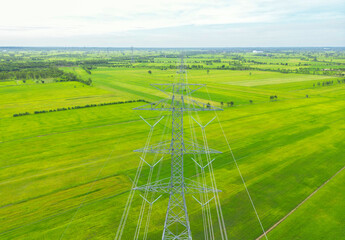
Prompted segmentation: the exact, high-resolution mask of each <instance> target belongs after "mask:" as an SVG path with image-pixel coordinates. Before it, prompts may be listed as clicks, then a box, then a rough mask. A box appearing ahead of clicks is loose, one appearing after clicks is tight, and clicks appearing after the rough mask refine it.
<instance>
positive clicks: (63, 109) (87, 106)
mask: <svg viewBox="0 0 345 240" xmlns="http://www.w3.org/2000/svg"><path fill="white" fill-rule="evenodd" d="M133 102H145V103H149V102H148V101H146V100H144V99H138V100H128V101H119V102H108V103H98V104H86V105H83V106H74V107H67V108H65V107H63V108H57V109H50V110H40V111H34V113H33V114H40V113H48V112H59V111H66V110H72V109H79V108H89V107H100V106H107V105H114V104H124V103H133ZM30 114H31V113H29V112H25V113H16V114H13V117H19V116H24V115H30Z"/></svg>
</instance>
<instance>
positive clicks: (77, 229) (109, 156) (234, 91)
mask: <svg viewBox="0 0 345 240" xmlns="http://www.w3.org/2000/svg"><path fill="white" fill-rule="evenodd" d="M103 54H104V55H105V56H106V53H103ZM142 54H143V55H145V54H146V55H148V56H149V55H150V54H149V53H147V52H143V53H142ZM146 55H145V56H146ZM207 56H208V55H207V54H203V55H200V56H198V58H197V57H195V56H194V57H193V58H191V59H188V58H187V60H186V62H187V63H188V61H192V60H193V61H195V59H196V60H200V59H202V58H205V59H207ZM51 57H52V58H54V57H56V56H55V55H54V54H53V53H52V54H51ZM247 57H248V59H251V57H250V56H247ZM278 57H279V55H277V58H278ZM57 58H58V56H57ZM209 58H216V57H215V56H210V57H209ZM252 58H253V59H257V57H256V56H252ZM172 59H173V58H172ZM281 59H283V60H281V61H285V60H286V61H287V62H289V64H293V63H296V64H298V63H299V62H300V60H293V59H285V60H284V58H283V57H281ZM271 60H272V62H279V61H278V60H277V59H271ZM276 60H277V61H276ZM165 61H168V60H167V59H166V58H165V59H163V58H158V57H157V58H155V62H153V63H136V64H135V65H136V67H133V68H128V67H114V66H113V67H112V66H98V67H97V68H95V69H92V70H91V72H92V74H91V75H89V74H88V73H87V72H86V71H84V70H83V69H82V68H81V67H80V66H61V67H60V69H62V70H63V71H65V72H72V73H75V74H76V75H78V76H80V77H81V78H82V79H86V78H88V77H89V76H91V78H92V85H91V86H88V85H86V84H83V83H81V82H70V81H69V82H55V81H52V82H46V83H44V84H37V83H35V82H34V81H33V80H32V81H31V82H30V81H27V82H26V83H22V82H16V80H8V81H3V82H0V96H1V98H0V114H1V116H0V130H1V136H0V159H1V162H0V199H1V201H0V239H11V240H12V239H114V237H115V234H116V230H117V227H118V225H119V222H120V219H121V215H122V212H123V209H124V206H125V203H126V200H127V197H128V194H129V190H130V188H131V184H132V179H133V178H134V176H135V172H136V169H137V167H138V163H139V156H140V155H139V154H138V153H135V152H133V150H134V149H138V148H141V147H143V146H144V144H145V139H146V137H147V134H148V132H149V127H148V126H147V125H146V124H145V123H144V122H143V121H142V120H141V118H140V116H139V114H140V115H141V116H143V117H145V118H147V119H149V121H152V122H153V121H155V120H157V118H158V114H155V113H154V114H152V113H150V112H144V111H140V112H138V111H133V110H132V109H133V108H134V107H137V106H141V105H143V104H144V103H142V102H134V103H123V104H114V105H106V106H96V107H89V108H80V109H74V108H72V107H74V106H84V105H87V104H100V103H109V102H117V101H129V100H139V99H144V100H146V101H149V102H152V101H156V100H159V99H161V98H162V97H164V96H165V95H164V93H162V92H160V91H158V90H157V89H155V88H153V87H152V86H150V84H151V83H171V82H173V81H174V80H176V69H167V70H161V69H159V68H153V67H156V65H155V64H161V66H166V64H167V63H165ZM229 61H230V60H229ZM258 61H259V60H258ZM260 61H268V62H269V60H267V59H266V60H265V59H261V60H260ZM160 62H162V63H160ZM306 62H308V61H306ZM174 65H175V63H174ZM150 66H151V67H152V68H150ZM288 67H289V66H288ZM148 69H151V70H152V74H149V73H148ZM338 79H341V77H339V75H330V76H328V75H321V74H319V75H317V74H315V75H313V74H300V73H289V74H286V73H282V72H276V71H261V70H258V69H252V70H222V69H211V70H210V71H209V72H207V71H206V69H189V70H188V82H189V83H201V84H206V85H207V88H202V89H200V91H198V92H196V93H195V94H194V95H193V96H194V97H195V99H197V100H199V101H201V102H204V103H207V102H209V103H211V105H214V106H217V107H223V108H224V111H222V112H219V113H218V116H219V120H220V123H221V125H222V127H223V129H224V131H225V134H226V136H227V138H228V140H229V143H230V146H231V147H232V150H233V153H234V155H235V157H236V159H237V162H238V164H239V167H240V169H241V171H242V174H243V176H244V178H245V180H246V184H247V186H248V189H249V192H250V193H251V196H252V198H253V201H254V203H255V206H256V208H257V211H258V215H259V216H260V218H261V220H262V223H263V227H264V228H265V229H266V230H267V229H269V228H270V227H271V226H273V225H274V224H275V223H276V222H277V221H279V220H280V219H282V218H283V217H284V216H285V215H286V214H288V213H289V212H290V211H291V210H293V209H294V208H295V207H296V206H297V205H298V204H299V203H301V202H302V201H303V200H304V199H306V198H307V197H308V196H309V195H310V194H311V193H312V192H314V191H315V190H316V189H317V188H318V187H319V186H321V185H322V184H323V183H324V182H325V181H327V180H328V179H330V178H331V177H332V176H333V175H334V174H335V173H336V172H338V171H339V170H340V169H342V168H343V167H344V166H345V84H334V85H332V86H314V84H316V83H318V82H323V81H332V80H333V81H336V80H338ZM274 95H276V96H277V99H275V100H274V101H272V100H270V96H274ZM306 95H308V97H307V96H306ZM250 100H251V101H252V103H250ZM230 101H232V102H234V106H233V107H229V106H228V104H227V103H228V102H230ZM221 102H223V103H224V104H223V105H222V104H221ZM57 108H67V109H68V108H70V109H69V110H64V111H53V112H47V113H40V114H34V111H41V110H50V109H57ZM23 112H29V113H30V114H29V115H25V116H18V117H13V114H17V113H23ZM213 116H214V113H212V112H211V113H202V114H200V118H201V120H202V122H207V121H208V120H210V119H211V118H212V117H213ZM168 120H169V118H168V117H166V119H164V120H163V121H162V123H161V124H159V125H158V127H157V129H155V131H154V133H153V139H154V140H155V141H156V140H157V141H158V140H159V139H160V138H161V136H162V133H163V132H164V135H163V136H164V137H168V138H169V135H168V134H169V133H168V132H166V129H165V128H164V123H166V124H167V123H168ZM185 122H189V119H187V118H186V119H185ZM168 129H169V127H168ZM188 133H190V129H188V128H187V127H186V134H188ZM206 133H207V137H208V143H209V146H210V147H211V148H214V149H217V150H220V151H222V152H223V154H220V155H218V156H217V158H216V160H215V162H214V164H213V168H214V173H215V176H216V180H217V185H218V188H219V189H221V190H222V192H221V193H220V200H221V203H222V209H223V214H224V220H225V224H226V226H227V232H228V236H229V239H238V240H242V239H256V238H257V237H259V236H260V235H261V234H262V230H261V228H260V225H259V222H258V220H257V219H256V216H255V213H254V211H253V208H252V206H251V204H250V201H249V199H248V196H247V194H246V192H245V189H244V186H243V184H242V182H241V179H240V176H239V173H238V171H237V168H236V166H235V164H234V161H233V159H232V157H231V155H230V152H229V149H228V146H227V144H226V141H225V138H224V136H223V135H222V132H221V128H220V125H219V124H218V122H217V121H215V122H213V123H211V124H210V125H209V127H208V128H207V129H206ZM199 137H200V136H199ZM168 160H169V159H168V158H165V159H164V161H163V162H162V164H161V166H160V168H161V173H160V174H161V176H169V161H168ZM185 162H186V175H187V176H189V177H194V176H193V175H192V171H191V170H190V169H193V167H194V163H193V162H192V161H191V160H190V159H188V158H187V159H186V160H185ZM148 172H149V168H148V167H144V168H143V176H147V174H148ZM344 181H345V172H344V171H342V172H340V173H339V174H338V175H337V176H336V177H334V178H332V179H331V180H330V181H329V182H328V183H327V184H326V185H325V186H324V187H323V188H321V189H320V190H319V191H318V192H317V193H315V194H314V195H313V196H312V197H311V198H310V199H309V200H307V201H306V202H305V204H303V205H302V206H301V207H299V208H298V209H297V210H296V211H295V212H294V213H293V214H291V215H290V216H289V217H287V219H286V220H285V221H283V222H282V223H281V224H280V225H278V226H277V227H276V228H274V229H273V230H272V231H271V232H270V233H269V234H268V238H269V239H270V240H278V239H279V240H281V239H294V240H295V239H303V240H308V239H310V240H318V239H320V240H321V239H330V240H335V239H337V240H338V239H339V240H342V239H343V240H344V239H345V204H344V203H345V189H344ZM167 201H168V197H167V196H163V197H162V198H161V200H160V201H158V202H157V203H155V210H154V212H153V214H155V218H154V219H153V220H152V222H151V226H150V231H149V238H148V239H160V237H161V234H162V227H163V224H164V217H165V211H166V206H167ZM192 201H194V200H193V199H192V198H191V197H188V198H187V204H189V203H192ZM140 205H141V198H140V197H139V196H138V195H136V196H135V200H134V202H133V204H132V208H131V213H133V214H131V215H130V216H129V218H128V221H127V225H126V229H125V233H124V235H123V239H132V238H133V231H134V230H135V227H136V224H137V215H136V214H135V213H137V212H138V211H139V209H140ZM189 205H190V206H191V207H190V208H189V209H188V211H189V217H190V221H191V228H192V233H193V237H194V239H203V229H202V226H201V224H202V221H201V220H200V219H201V212H200V209H199V208H197V207H193V206H194V205H192V204H189ZM215 234H216V236H218V237H219V233H218V232H216V233H215Z"/></svg>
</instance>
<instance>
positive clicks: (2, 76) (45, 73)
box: [0, 67, 64, 80]
mask: <svg viewBox="0 0 345 240" xmlns="http://www.w3.org/2000/svg"><path fill="white" fill-rule="evenodd" d="M63 74H64V72H63V71H62V70H60V69H58V68H57V67H50V68H32V69H21V70H18V71H4V72H1V71H0V80H7V79H16V80H19V79H20V80H27V79H42V78H57V77H60V76H61V75H63Z"/></svg>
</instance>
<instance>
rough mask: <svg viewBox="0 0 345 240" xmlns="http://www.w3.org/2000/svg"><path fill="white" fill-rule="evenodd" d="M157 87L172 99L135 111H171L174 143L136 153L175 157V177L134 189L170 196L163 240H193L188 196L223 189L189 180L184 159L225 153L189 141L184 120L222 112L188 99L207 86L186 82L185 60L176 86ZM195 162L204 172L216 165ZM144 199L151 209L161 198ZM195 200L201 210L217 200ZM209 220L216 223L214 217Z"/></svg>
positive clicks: (171, 176)
mask: <svg viewBox="0 0 345 240" xmlns="http://www.w3.org/2000/svg"><path fill="white" fill-rule="evenodd" d="M153 86H154V87H156V88H157V89H159V90H161V91H163V92H165V93H167V94H168V95H169V96H170V97H169V98H168V99H164V100H160V101H158V102H156V103H149V104H146V105H144V106H141V107H138V108H135V110H149V111H170V112H171V119H172V120H171V140H168V141H164V142H161V143H159V144H154V145H151V146H145V147H144V148H141V149H138V150H135V152H142V153H144V154H145V155H146V153H156V154H169V155H170V156H171V164H170V166H171V172H170V174H171V175H170V178H165V179H160V180H158V181H155V182H150V183H148V184H145V185H141V186H134V187H133V188H132V190H135V191H142V192H151V193H161V194H169V203H168V207H167V211H166V216H165V223H164V228H163V233H162V239H163V240H165V239H166V240H168V239H186V240H190V239H192V232H191V227H190V222H189V218H188V211H187V204H186V194H209V193H211V194H218V192H219V190H217V189H216V188H213V187H208V186H207V185H206V184H205V182H200V181H195V180H192V179H188V178H185V176H184V156H185V155H186V154H194V155H195V154H206V155H207V156H209V155H210V154H214V153H221V152H219V151H216V150H213V149H210V148H208V146H205V145H201V144H198V143H196V142H194V141H193V140H188V139H187V138H186V137H185V136H184V121H183V119H184V115H185V113H187V114H189V113H191V112H199V111H218V110H222V109H220V108H217V107H214V106H211V105H210V104H204V103H200V102H197V101H195V100H192V99H189V98H188V96H186V94H187V93H189V94H190V93H192V92H195V91H196V90H198V89H199V88H201V87H203V86H204V85H202V84H188V83H187V82H186V72H185V69H184V62H183V59H182V60H181V66H180V69H179V79H178V81H177V82H176V83H173V84H153ZM187 98H188V99H187ZM212 120H213V119H212ZM212 120H211V121H212ZM144 121H145V119H144ZM145 122H146V121H145ZM156 124H157V123H156ZM198 124H199V123H198ZM199 125H200V127H201V128H202V130H203V131H204V128H205V126H202V125H201V124H199ZM206 125H208V124H206ZM150 126H151V125H150ZM154 126H155V125H153V126H151V129H152V128H153V127H154ZM192 160H193V161H194V162H195V163H196V164H197V165H198V166H199V167H200V168H201V170H202V171H204V169H205V168H206V167H207V166H208V167H210V166H211V165H212V161H213V160H214V159H213V160H208V162H207V165H206V164H205V165H201V164H199V163H198V162H197V161H195V160H194V159H192ZM142 161H144V162H145V163H147V162H146V161H145V159H143V158H142ZM157 163H158V162H157ZM157 163H156V164H157ZM147 164H148V163H147ZM148 165H149V166H150V167H151V168H153V167H154V166H155V165H150V164H148ZM212 171H213V170H212ZM212 173H213V172H212ZM141 196H142V195H141ZM142 197H143V199H144V200H143V201H146V202H147V203H149V204H150V205H151V206H152V204H153V203H154V202H156V201H157V200H158V198H160V197H158V198H157V199H156V200H154V201H152V202H150V201H149V200H147V199H146V198H145V197H144V196H142ZM217 197H218V195H217ZM130 198H133V195H132V196H131V195H130ZM193 198H194V199H195V200H196V201H197V202H198V203H199V204H200V205H201V207H204V206H205V205H207V204H209V203H210V201H211V200H213V199H214V197H213V198H211V199H206V198H205V199H202V200H200V201H199V200H197V199H196V198H195V197H194V196H193ZM215 201H216V199H215ZM218 202H219V199H218ZM216 204H217V203H216ZM126 207H127V206H126ZM125 211H129V210H125ZM124 215H125V213H124ZM127 215H128V212H127ZM123 218H124V217H123ZM126 218H127V216H125V219H126ZM209 218H210V219H211V220H212V218H211V216H210V217H209ZM218 219H219V216H218ZM208 221H210V220H208ZM124 222H125V220H124ZM140 223H141V221H140ZM121 224H122V225H124V223H123V222H121ZM121 224H120V227H119V230H118V234H117V236H116V238H115V239H121V235H122V232H121V231H123V227H124V226H121ZM223 224H224V222H223ZM219 225H220V226H221V225H222V223H219ZM121 227H122V229H121ZM221 227H223V230H222V229H221V231H226V230H225V227H224V226H223V225H222V226H221ZM209 228H210V227H209ZM119 231H120V233H119ZM205 231H206V230H205ZM211 233H213V230H212V229H210V230H207V235H209V236H210V237H208V236H207V237H206V233H205V239H214V237H213V238H212V234H211ZM225 234H226V232H225ZM221 235H222V238H225V239H227V237H226V235H225V237H224V236H223V233H222V234H221ZM136 236H137V238H138V236H139V235H136ZM135 238H136V237H135Z"/></svg>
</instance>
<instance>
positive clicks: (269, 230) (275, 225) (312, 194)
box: [256, 166, 345, 240]
mask: <svg viewBox="0 0 345 240" xmlns="http://www.w3.org/2000/svg"><path fill="white" fill-rule="evenodd" d="M344 169H345V166H344V167H343V168H342V169H340V170H339V171H338V172H336V173H335V174H334V175H333V176H332V177H330V178H329V179H328V180H327V181H326V182H324V183H323V184H322V185H321V186H320V187H318V188H317V189H316V190H315V191H314V192H312V193H311V194H310V195H309V196H308V197H307V198H306V199H304V200H303V201H302V202H300V203H299V204H298V205H297V206H296V207H295V208H294V209H292V210H291V211H290V212H289V213H288V214H287V215H285V216H284V217H283V218H282V219H280V220H279V221H278V222H276V223H275V224H274V225H273V226H272V227H270V228H269V229H268V230H267V231H266V234H267V233H269V232H271V231H272V230H273V229H275V228H276V227H277V226H278V225H279V224H280V223H282V222H283V221H284V220H285V219H286V218H287V217H288V216H290V215H291V214H292V213H293V212H295V211H296V210H297V209H298V208H299V207H300V206H301V205H302V204H303V203H305V202H306V201H308V199H309V198H311V197H312V196H314V194H315V193H317V192H318V191H319V190H320V189H321V188H323V187H324V186H325V185H326V184H327V183H328V182H329V181H331V180H332V179H333V178H334V177H335V176H337V175H338V174H339V173H340V172H341V171H343V170H344ZM264 236H265V234H264V233H263V234H261V235H260V237H258V238H257V239H256V240H260V239H262V238H263V237H264Z"/></svg>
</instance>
